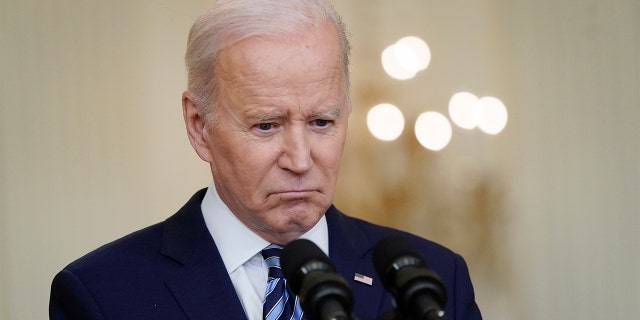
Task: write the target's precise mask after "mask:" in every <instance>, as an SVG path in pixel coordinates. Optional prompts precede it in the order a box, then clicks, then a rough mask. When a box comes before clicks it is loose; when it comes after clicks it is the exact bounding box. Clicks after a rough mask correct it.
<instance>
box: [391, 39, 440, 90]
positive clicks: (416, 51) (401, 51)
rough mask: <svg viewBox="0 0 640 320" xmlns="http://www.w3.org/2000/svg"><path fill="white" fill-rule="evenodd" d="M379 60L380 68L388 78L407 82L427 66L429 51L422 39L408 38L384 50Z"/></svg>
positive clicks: (429, 57) (429, 58)
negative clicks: (380, 62)
mask: <svg viewBox="0 0 640 320" xmlns="http://www.w3.org/2000/svg"><path fill="white" fill-rule="evenodd" d="M381 59H382V67H383V68H384V70H385V72H387V74H388V75H389V76H391V77H392V78H394V79H398V80H407V79H411V78H413V77H415V75H416V73H418V72H419V71H422V70H424V69H426V68H427V67H428V66H429V62H430V61H431V51H430V50H429V46H427V44H426V43H425V42H424V41H423V40H422V39H420V38H418V37H414V36H408V37H404V38H402V39H400V40H398V41H397V42H396V43H394V44H392V45H390V46H388V47H387V48H385V49H384V50H383V51H382V56H381Z"/></svg>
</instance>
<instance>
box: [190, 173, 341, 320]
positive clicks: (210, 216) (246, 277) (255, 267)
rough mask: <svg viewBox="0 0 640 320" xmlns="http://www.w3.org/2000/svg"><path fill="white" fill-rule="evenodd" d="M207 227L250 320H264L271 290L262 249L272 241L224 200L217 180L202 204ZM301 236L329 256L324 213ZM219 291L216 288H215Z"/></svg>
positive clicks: (210, 187)
mask: <svg viewBox="0 0 640 320" xmlns="http://www.w3.org/2000/svg"><path fill="white" fill-rule="evenodd" d="M200 207H201V209H202V214H203V216H204V221H205V223H206V225H207V229H209V232H210V233H211V236H212V237H213V240H214V241H215V243H216V246H217V247H218V251H220V256H221V257H222V261H223V262H224V265H225V267H226V269H227V272H228V273H229V277H230V278H231V282H232V283H233V286H234V288H235V290H236V293H237V294H238V297H239V298H240V303H241V304H242V307H243V308H244V313H245V314H246V315H247V318H248V319H249V320H261V319H262V300H263V299H264V295H265V291H266V289H267V278H268V274H269V271H268V267H267V265H266V263H265V262H264V260H263V258H262V254H261V251H262V249H264V248H265V247H266V246H268V245H269V244H270V243H269V242H267V241H266V240H264V239H262V238H261V237H260V236H258V235H257V234H255V233H253V232H252V231H251V230H250V229H249V228H247V226H245V225H244V224H243V223H242V222H241V221H240V220H238V218H237V217H236V216H235V215H234V214H233V213H232V212H231V210H230V209H229V207H227V205H226V204H225V203H224V202H223V201H222V199H220V196H219V195H218V193H217V191H216V189H215V186H214V184H213V183H211V185H210V186H209V189H208V190H207V192H206V194H205V196H204V199H202V203H201V205H200ZM301 238H305V239H309V240H311V241H313V242H314V243H315V244H316V245H317V246H318V247H319V248H320V249H321V250H322V251H324V253H325V254H327V255H329V235H328V229H327V220H326V219H325V217H324V216H322V218H321V219H320V221H318V223H316V225H315V226H314V227H313V228H312V229H311V230H309V231H308V232H307V233H305V234H303V235H302V236H301ZM211 290H216V288H211Z"/></svg>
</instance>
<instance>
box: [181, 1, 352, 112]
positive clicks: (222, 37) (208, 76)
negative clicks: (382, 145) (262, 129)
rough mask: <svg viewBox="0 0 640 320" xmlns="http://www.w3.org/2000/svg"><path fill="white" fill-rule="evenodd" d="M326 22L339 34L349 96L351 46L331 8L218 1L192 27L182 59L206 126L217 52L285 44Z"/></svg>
mask: <svg viewBox="0 0 640 320" xmlns="http://www.w3.org/2000/svg"><path fill="white" fill-rule="evenodd" d="M327 22H330V23H332V24H333V25H334V26H335V28H336V30H337V32H338V36H339V39H337V40H338V41H340V46H341V48H342V62H343V76H344V83H345V86H346V88H345V89H346V91H347V92H349V55H350V45H349V40H348V38H347V34H346V29H345V27H344V24H343V23H342V19H341V18H340V16H339V15H338V13H337V12H336V11H335V9H334V8H333V6H332V5H331V4H330V3H328V2H327V1H324V0H221V1H218V2H217V3H216V4H215V5H214V6H213V7H211V8H210V9H209V10H208V11H206V12H205V13H203V14H202V15H201V16H200V17H198V18H197V19H196V21H195V22H194V24H193V26H192V27H191V31H190V32H189V40H188V43H187V52H186V55H185V62H186V66H187V71H188V77H189V79H188V90H189V91H191V92H192V93H193V94H195V96H196V97H195V99H196V101H195V102H196V104H197V105H198V108H199V110H200V114H201V115H203V116H204V117H205V119H206V120H207V121H211V120H212V119H213V117H214V115H213V112H211V111H212V110H213V109H215V105H216V97H217V96H218V88H217V86H216V84H215V83H214V81H213V80H214V78H215V70H214V65H215V62H216V59H217V57H218V53H219V52H220V50H222V49H225V48H227V47H229V46H231V45H233V44H235V43H237V42H238V41H241V40H243V39H246V38H249V37H264V38H268V39H275V40H280V39H282V40H286V39H289V38H291V36H293V35H296V34H299V33H300V32H301V31H305V30H311V29H312V28H317V27H320V26H322V25H323V24H325V23H327ZM348 96H349V95H348V94H347V99H349V98H348ZM346 102H347V103H349V101H346Z"/></svg>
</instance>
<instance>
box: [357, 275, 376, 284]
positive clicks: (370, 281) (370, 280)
mask: <svg viewBox="0 0 640 320" xmlns="http://www.w3.org/2000/svg"><path fill="white" fill-rule="evenodd" d="M353 280H355V281H358V282H361V283H364V284H367V285H372V284H373V278H371V277H367V276H365V275H364V274H359V273H356V274H355V276H354V277H353Z"/></svg>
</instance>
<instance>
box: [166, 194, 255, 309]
mask: <svg viewBox="0 0 640 320" xmlns="http://www.w3.org/2000/svg"><path fill="white" fill-rule="evenodd" d="M205 190H206V189H205ZM205 190H201V191H199V192H198V193H196V194H195V195H194V196H193V197H192V198H191V199H190V200H189V201H188V202H187V204H185V206H184V207H182V209H180V211H178V213H176V214H175V215H173V216H172V217H170V218H169V219H167V220H166V221H165V225H164V230H163V238H162V247H161V253H162V254H163V255H165V256H166V257H168V258H171V259H173V260H175V261H176V262H178V263H180V264H181V267H179V268H178V269H177V271H176V272H175V273H173V274H171V275H169V276H168V277H167V278H166V279H165V284H166V286H167V288H168V289H169V290H170V291H171V293H172V294H173V296H174V298H175V299H176V300H177V301H178V303H179V304H180V306H181V307H182V309H183V310H184V312H185V314H186V315H187V317H188V318H189V319H192V320H199V319H203V320H204V319H209V320H211V319H221V320H222V319H225V320H226V319H242V320H245V319H246V316H245V314H244V311H243V308H242V305H241V304H240V300H239V299H238V296H237V295H236V294H235V289H234V287H233V284H232V283H231V279H230V278H229V275H228V274H227V270H226V269H225V267H224V263H223V262H222V258H221V257H220V254H219V253H218V249H217V247H216V245H215V243H214V241H213V239H212V238H211V235H210V234H209V231H208V229H207V227H206V224H205V222H204V218H203V217H202V212H201V210H200V203H201V202H202V198H203V197H204V194H205ZM230 293H234V294H230Z"/></svg>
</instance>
